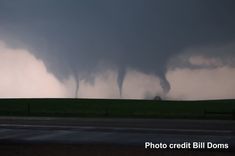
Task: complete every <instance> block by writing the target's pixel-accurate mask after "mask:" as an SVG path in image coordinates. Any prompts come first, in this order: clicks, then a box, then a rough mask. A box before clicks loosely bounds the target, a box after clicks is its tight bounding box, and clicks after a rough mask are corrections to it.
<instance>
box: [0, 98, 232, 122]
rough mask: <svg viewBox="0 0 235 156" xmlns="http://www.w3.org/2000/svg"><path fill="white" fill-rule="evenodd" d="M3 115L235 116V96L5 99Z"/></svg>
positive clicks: (0, 112)
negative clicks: (210, 97) (163, 98)
mask: <svg viewBox="0 0 235 156" xmlns="http://www.w3.org/2000/svg"><path fill="white" fill-rule="evenodd" d="M0 115H1V116H56V117H57V116H58V117H128V118H192V119H235V100H210V101H154V100H104V99H1V100H0Z"/></svg>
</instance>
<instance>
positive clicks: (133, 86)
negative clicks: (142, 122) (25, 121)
mask: <svg viewBox="0 0 235 156" xmlns="http://www.w3.org/2000/svg"><path fill="white" fill-rule="evenodd" d="M234 7H235V2H234V1H233V0H223V1H222V0H207V1H204V0H179V1H174V0H157V1H152V0H119V1H116V0H100V1H96V0H89V1H85V0H78V1H77V0H68V1H63V0H62V1H57V0H41V1H38V0H21V1H17V0H11V1H9V0H0V40H1V52H0V53H1V57H0V61H1V62H0V64H1V66H0V69H1V71H0V73H1V86H2V87H1V91H0V93H1V94H0V97H75V98H77V97H78V98H137V99H142V98H149V99H151V98H153V97H154V96H161V97H163V98H166V99H218V98H235V96H234V94H233V92H234V89H233V88H234V81H233V79H234V62H235V60H234V53H235V51H234V42H235V29H234V28H235V21H234V18H235V10H234ZM4 43H5V44H7V45H6V46H5V45H3V44H4ZM26 62H30V63H26ZM28 64H32V65H30V66H29V65H28ZM19 71H22V73H21V72H19ZM35 71H38V72H35ZM25 73H29V74H25ZM26 75H28V77H25V76H26ZM8 77H9V78H8ZM8 79H9V80H8ZM5 81H6V82H5ZM37 81H39V83H38V86H37V85H36V84H37V83H35V82H37ZM26 82H28V83H26ZM223 82H226V83H223ZM30 83H32V84H30ZM33 84H34V85H33ZM42 84H45V85H42ZM18 85H19V87H13V86H18ZM25 86H28V87H25ZM32 86H34V89H33V88H30V87H32ZM42 86H43V87H42ZM47 87H48V89H47ZM203 87H205V88H204V89H202V88H203ZM12 88H13V89H12ZM17 89H19V91H17ZM23 90H24V91H23ZM27 90H28V91H27ZM30 90H32V91H30ZM42 90H46V91H48V92H46V91H42ZM36 92H38V93H36ZM47 95H48V96H47Z"/></svg>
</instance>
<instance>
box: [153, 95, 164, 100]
mask: <svg viewBox="0 0 235 156" xmlns="http://www.w3.org/2000/svg"><path fill="white" fill-rule="evenodd" d="M153 100H157V101H162V98H161V97H160V96H155V97H154V99H153Z"/></svg>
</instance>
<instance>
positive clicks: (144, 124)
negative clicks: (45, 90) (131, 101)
mask: <svg viewBox="0 0 235 156" xmlns="http://www.w3.org/2000/svg"><path fill="white" fill-rule="evenodd" d="M146 141H149V142H153V143H160V142H162V143H184V142H213V143H228V144H229V148H230V149H234V148H235V121H223V120H172V119H171V120H170V119H92V118H86V119H84V118H45V117H43V118H28V117H0V142H1V143H4V142H29V143H34V142H35V143H69V144H73V143H76V144H77V143H79V144H85V143H88V144H89V143H92V144H94V143H95V144H97V143H98V144H99V143H100V144H102V143H105V144H120V145H134V146H135V145H136V146H143V147H144V143H145V142H146Z"/></svg>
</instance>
